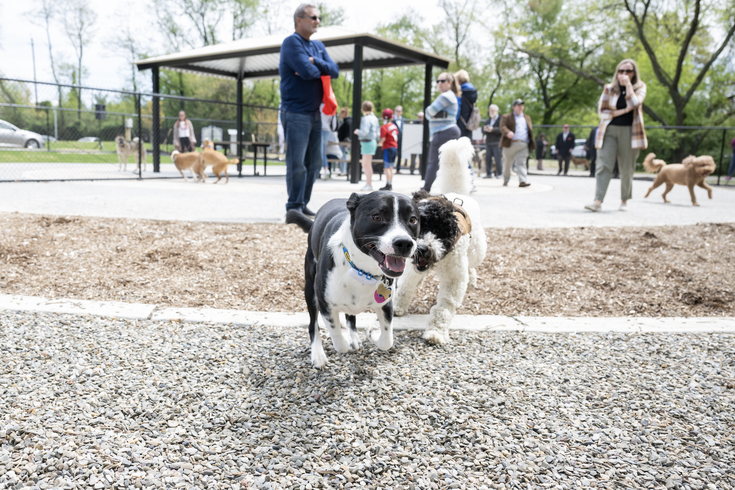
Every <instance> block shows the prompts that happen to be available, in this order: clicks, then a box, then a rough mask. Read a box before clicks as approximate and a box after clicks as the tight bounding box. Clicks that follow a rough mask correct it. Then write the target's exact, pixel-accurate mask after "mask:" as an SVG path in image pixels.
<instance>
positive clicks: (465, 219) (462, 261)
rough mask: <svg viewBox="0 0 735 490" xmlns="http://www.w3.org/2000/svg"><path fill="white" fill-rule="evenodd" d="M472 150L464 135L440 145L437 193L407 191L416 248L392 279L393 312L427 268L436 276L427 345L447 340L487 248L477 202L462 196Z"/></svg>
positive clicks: (401, 309) (403, 305) (400, 310)
mask: <svg viewBox="0 0 735 490" xmlns="http://www.w3.org/2000/svg"><path fill="white" fill-rule="evenodd" d="M473 155H474V150H473V148H472V143H471V142H470V140H469V139H468V138H460V139H458V140H454V141H449V142H447V143H445V144H444V145H442V147H441V148H440V149H439V159H440V164H439V172H438V174H437V180H436V183H437V187H438V188H439V191H440V192H441V193H442V195H441V196H430V195H429V194H428V193H427V192H426V191H419V192H417V193H415V194H414V196H413V197H414V201H416V202H417V204H418V206H419V210H420V212H421V228H420V230H419V239H418V240H417V244H418V249H417V251H416V254H415V255H414V259H413V264H412V266H407V267H406V270H405V272H404V274H403V277H402V278H401V280H400V281H398V290H397V292H396V297H395V299H394V300H393V301H394V312H395V314H396V315H397V316H402V315H405V314H406V313H407V312H408V307H409V305H410V304H411V300H412V299H413V296H414V294H415V292H416V290H417V289H418V288H419V286H420V285H421V282H422V281H423V279H424V278H425V277H426V275H427V274H428V273H429V271H430V270H433V271H434V272H435V273H436V275H437V276H438V277H439V281H440V282H439V293H438V295H437V298H436V304H435V305H434V306H433V307H432V308H431V312H430V315H429V324H428V325H427V330H426V332H424V338H425V339H426V340H427V341H429V342H430V343H432V344H444V343H446V342H449V327H450V325H451V324H452V319H453V318H454V315H455V313H456V312H457V308H459V307H460V306H461V305H462V301H463V300H464V296H465V293H466V292H467V287H469V286H471V287H475V286H477V267H479V265H480V264H481V263H482V261H483V260H484V259H485V254H486V253H487V242H486V239H485V230H484V229H483V227H482V221H481V218H480V206H479V205H478V204H477V201H475V200H474V199H472V198H471V197H470V196H469V195H468V194H469V192H470V188H471V185H472V177H471V175H470V169H469V168H468V163H469V162H470V160H471V159H472V157H473Z"/></svg>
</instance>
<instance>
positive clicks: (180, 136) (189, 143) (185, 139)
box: [174, 111, 197, 153]
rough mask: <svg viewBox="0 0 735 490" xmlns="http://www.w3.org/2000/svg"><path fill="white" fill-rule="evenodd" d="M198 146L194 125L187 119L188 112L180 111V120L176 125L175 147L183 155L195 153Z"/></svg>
mask: <svg viewBox="0 0 735 490" xmlns="http://www.w3.org/2000/svg"><path fill="white" fill-rule="evenodd" d="M196 144H197V137H196V135H195V134H194V125H193V124H192V123H191V121H189V120H188V119H187V118H186V112H184V111H179V118H178V119H177V120H176V123H175V124H174V147H175V148H176V149H177V150H179V151H180V152H181V153H187V152H189V151H194V146H196Z"/></svg>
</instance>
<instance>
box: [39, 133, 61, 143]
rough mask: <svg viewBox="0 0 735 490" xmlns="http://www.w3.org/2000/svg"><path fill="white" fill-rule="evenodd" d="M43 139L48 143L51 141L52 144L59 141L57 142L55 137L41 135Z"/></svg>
mask: <svg viewBox="0 0 735 490" xmlns="http://www.w3.org/2000/svg"><path fill="white" fill-rule="evenodd" d="M41 138H43V141H45V142H47V143H48V142H49V141H50V142H51V143H56V141H58V140H57V139H56V138H54V137H53V136H46V135H45V134H42V135H41Z"/></svg>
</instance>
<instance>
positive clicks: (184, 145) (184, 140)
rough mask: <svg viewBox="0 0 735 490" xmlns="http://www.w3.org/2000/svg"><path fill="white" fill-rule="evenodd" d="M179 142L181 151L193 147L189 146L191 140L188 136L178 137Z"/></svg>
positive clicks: (191, 149)
mask: <svg viewBox="0 0 735 490" xmlns="http://www.w3.org/2000/svg"><path fill="white" fill-rule="evenodd" d="M179 143H180V144H181V153H187V152H190V151H194V147H193V146H191V140H190V139H189V138H179Z"/></svg>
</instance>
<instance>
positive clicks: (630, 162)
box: [585, 59, 648, 212]
mask: <svg viewBox="0 0 735 490" xmlns="http://www.w3.org/2000/svg"><path fill="white" fill-rule="evenodd" d="M645 98H646V84H645V83H643V81H641V79H640V76H639V72H638V64H636V62H635V61H634V60H631V59H627V60H623V61H621V62H620V63H619V64H618V67H617V69H616V70H615V75H613V79H612V83H610V84H608V85H605V88H604V89H603V91H602V96H600V104H599V106H598V110H597V112H598V114H599V116H600V125H599V126H598V128H597V137H596V138H595V148H596V149H597V168H596V169H595V179H596V180H597V186H596V190H595V200H594V202H593V203H592V204H588V205H587V206H585V209H589V210H590V211H595V212H596V211H600V210H601V208H602V201H603V200H604V199H605V194H606V193H607V187H608V185H609V184H610V179H611V178H612V175H613V169H614V168H615V159H616V158H617V160H618V166H619V168H620V208H619V209H620V211H627V210H628V200H630V198H631V197H632V194H633V174H634V173H635V164H636V160H637V159H638V154H639V153H640V151H641V150H644V149H646V148H647V147H648V140H647V139H646V131H645V128H644V127H643V101H644V100H645Z"/></svg>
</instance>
